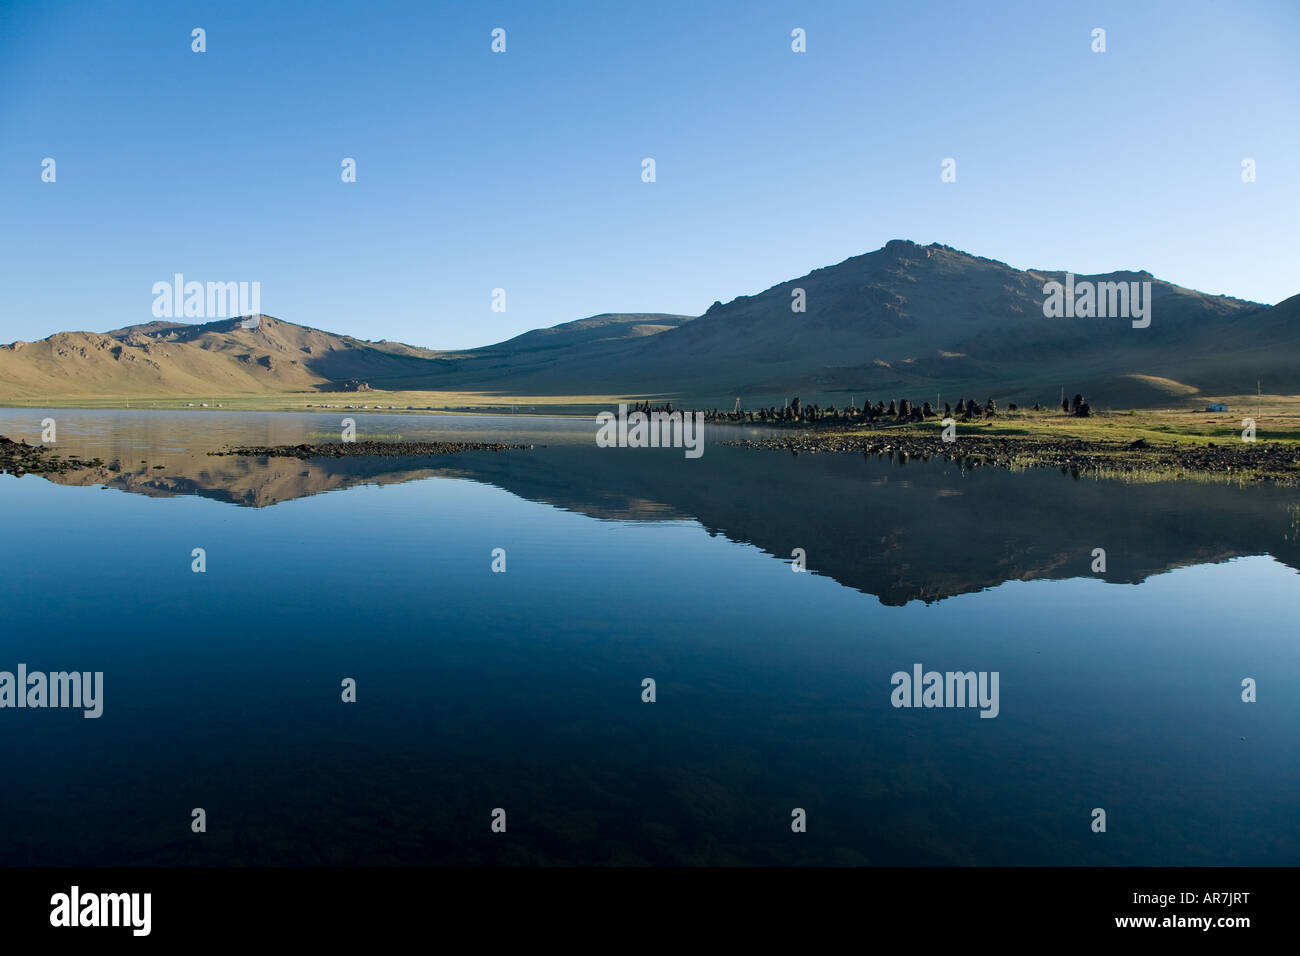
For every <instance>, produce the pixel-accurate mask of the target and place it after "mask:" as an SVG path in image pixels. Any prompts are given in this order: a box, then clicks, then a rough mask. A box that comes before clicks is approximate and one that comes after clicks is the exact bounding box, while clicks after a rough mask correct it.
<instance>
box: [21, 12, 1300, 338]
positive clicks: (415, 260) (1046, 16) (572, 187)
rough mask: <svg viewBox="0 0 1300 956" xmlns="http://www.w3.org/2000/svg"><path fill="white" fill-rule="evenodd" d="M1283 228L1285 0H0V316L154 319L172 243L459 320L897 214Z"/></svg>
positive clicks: (740, 268) (1297, 208) (1290, 35)
mask: <svg viewBox="0 0 1300 956" xmlns="http://www.w3.org/2000/svg"><path fill="white" fill-rule="evenodd" d="M195 27H202V28H203V29H204V30H206V42H207V52H205V53H194V52H192V50H191V43H192V39H191V30H192V29H193V28H195ZM495 27H502V28H504V29H505V30H506V52H505V53H504V54H494V53H492V52H491V49H490V45H491V36H490V33H491V31H492V29H493V28H495ZM796 27H798V28H802V29H804V30H805V31H806V32H807V52H806V53H794V52H792V50H791V31H792V30H793V29H794V28H796ZM1096 27H1101V28H1104V29H1105V30H1106V47H1107V49H1106V52H1105V53H1094V52H1092V49H1091V46H1092V43H1093V40H1092V36H1091V34H1092V30H1093V29H1094V28H1096ZM46 157H50V158H53V159H54V160H55V162H56V164H57V165H56V177H57V178H56V181H55V182H54V183H45V182H42V181H41V173H42V160H43V159H45V158H46ZM345 157H351V158H354V159H355V160H356V163H357V181H356V182H355V183H343V182H342V181H341V177H340V173H341V166H340V164H341V162H342V160H343V159H344V158H345ZM645 157H652V158H653V159H654V160H655V161H656V167H657V168H656V174H657V181H656V182H654V183H645V182H642V177H641V172H642V166H641V163H642V159H643V158H645ZM948 157H951V158H953V159H955V160H956V173H957V180H956V182H953V183H944V182H941V180H940V172H941V166H940V164H941V161H942V160H943V159H945V158H948ZM1246 157H1250V158H1253V159H1254V160H1255V161H1256V170H1257V174H1256V175H1257V180H1256V182H1254V183H1243V182H1242V179H1241V162H1242V160H1243V158H1246ZM1298 229H1300V2H1296V0H1240V2H1230V0H1219V2H1203V0H1171V2H1135V0H1121V2H1114V3H1108V2H1096V3H1090V2H1079V0H1069V2H1059V3H1057V2H1051V0H1032V2H989V3H974V2H964V0H954V2H922V0H909V2H905V3H883V2H865V0H850V2H815V0H804V2H787V3H776V2H716V3H711V2H705V0H685V2H676V0H673V2H669V0H651V2H644V3H635V2H627V3H623V2H618V3H615V2H595V0H588V2H568V3H547V2H544V0H527V2H517V3H515V2H484V3H478V2H457V3H440V2H411V3H404V2H388V3H386V2H370V0H366V2H348V3H332V2H314V3H302V4H291V3H272V2H267V0H258V2H238V0H221V2H214V3H184V2H168V3H163V2H156V3H135V2H112V3H109V2H85V3H60V2H49V0H42V2H30V0H0V289H3V292H4V303H3V309H2V310H0V341H5V342H8V341H12V340H14V339H27V340H30V339H34V338H41V337H44V336H46V335H49V334H50V333H52V332H55V331H57V330H62V329H91V330H96V331H105V330H108V329H112V328H116V327H118V326H122V325H128V324H133V323H136V322H145V321H149V320H150V319H151V318H152V314H151V311H150V309H151V305H152V303H153V294H152V292H151V289H152V286H153V284H154V283H155V282H158V281H170V279H171V277H172V275H173V274H174V273H177V272H181V273H184V275H185V276H186V278H187V280H198V281H203V282H206V281H221V282H226V281H239V280H245V281H259V282H260V283H261V288H262V310H263V311H264V312H266V313H268V314H271V315H275V316H278V317H280V318H283V319H286V320H288V321H291V322H298V323H302V324H305V325H311V326H315V327H318V328H324V329H328V330H331V331H339V332H347V333H350V334H353V335H357V336H360V337H362V338H370V339H379V338H388V339H398V340H402V341H407V342H411V343H414V344H418V345H426V346H431V347H436V348H456V347H463V346H470V345H483V344H487V343H490V342H494V341H499V340H501V339H505V338H508V337H509V336H511V335H514V334H517V333H519V332H522V331H526V330H528V329H531V328H537V327H541V326H548V325H553V324H556V323H558V322H564V321H568V320H570V319H576V318H581V317H584V316H588V315H593V314H596V313H600V312H616V311H625V312H634V311H662V312H681V313H689V314H699V313H701V312H703V311H704V310H705V309H706V308H708V306H709V305H710V304H711V303H712V302H713V301H714V300H715V299H720V300H723V301H727V300H729V299H731V298H734V297H735V296H737V295H745V294H752V293H755V292H759V291H761V290H763V289H765V288H767V287H769V286H771V285H774V284H776V283H778V282H781V281H783V280H785V279H789V278H794V277H796V276H799V275H802V274H804V273H806V272H808V271H810V270H811V269H815V268H818V267H821V266H826V265H831V264H833V263H836V262H840V261H842V260H844V259H846V258H848V257H850V256H853V255H858V254H860V253H863V252H869V251H871V250H873V249H876V248H879V247H880V246H882V245H883V244H884V243H885V242H886V241H888V240H889V239H892V238H908V239H914V240H916V241H918V242H923V243H928V242H942V243H945V244H947V245H951V246H956V247H957V248H959V249H964V250H966V251H968V252H972V253H975V254H978V255H983V256H988V257H990V258H994V259H1001V260H1003V261H1006V262H1008V263H1010V264H1011V265H1013V266H1017V267H1020V268H1031V267H1036V268H1045V269H1047V268H1050V269H1071V270H1073V271H1075V272H1084V273H1087V272H1102V271H1109V270H1113V269H1124V268H1128V269H1147V270H1149V271H1151V272H1153V273H1154V274H1155V275H1157V276H1159V277H1160V278H1162V279H1167V280H1169V281H1172V282H1176V283H1179V284H1181V285H1186V286H1190V287H1193V288H1197V289H1201V290H1203V291H1206V292H1212V293H1225V294H1230V295H1234V296H1238V297H1241V298H1246V299H1254V300H1257V301H1262V302H1276V301H1278V300H1280V299H1283V298H1286V297H1288V296H1291V295H1294V294H1296V293H1297V292H1300V240H1298V238H1297V230H1298ZM498 287H499V288H504V289H505V290H506V305H507V309H506V311H505V312H494V311H492V309H491V304H492V299H491V295H492V290H493V289H494V288H498Z"/></svg>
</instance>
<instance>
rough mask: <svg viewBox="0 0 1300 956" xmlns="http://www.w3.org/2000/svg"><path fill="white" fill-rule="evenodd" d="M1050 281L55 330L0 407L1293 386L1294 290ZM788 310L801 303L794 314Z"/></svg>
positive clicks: (2, 364)
mask: <svg viewBox="0 0 1300 956" xmlns="http://www.w3.org/2000/svg"><path fill="white" fill-rule="evenodd" d="M1066 275H1067V273H1066V272H1063V271H1059V270H1045V269H1025V270H1020V269H1015V268H1013V267H1011V266H1009V265H1007V264H1006V263H1005V262H1002V261H1000V260H996V259H991V258H987V257H983V256H976V255H972V254H970V253H967V252H963V251H961V250H958V249H955V248H953V247H951V246H947V245H943V244H941V243H930V244H929V245H924V246H922V245H919V244H917V243H915V242H911V241H910V240H904V239H895V240H891V241H890V242H888V243H886V244H885V245H884V246H883V247H881V248H880V249H877V250H875V251H872V252H867V253H862V254H860V255H855V256H851V257H849V258H847V259H845V260H843V261H841V262H839V263H836V264H833V265H828V266H823V267H821V268H818V269H814V270H812V271H811V272H809V273H807V274H806V275H804V276H801V277H797V278H794V279H786V280H784V281H782V282H779V283H776V284H775V285H772V286H769V287H768V288H767V289H764V290H762V291H761V292H757V293H754V294H752V295H742V296H737V297H736V298H734V299H732V300H730V301H729V302H727V303H722V302H720V301H719V302H715V303H714V304H713V305H711V306H710V307H709V308H708V309H707V310H705V312H704V313H703V314H702V315H701V316H699V317H698V318H693V317H690V316H683V315H675V314H667V313H602V314H600V315H596V316H590V317H588V318H585V319H578V320H574V321H571V322H566V323H561V324H560V325H556V326H552V327H550V328H545V329H534V330H531V331H529V332H525V333H522V334H520V335H517V336H514V337H513V338H510V339H507V340H505V341H503V342H498V343H495V344H493V345H486V346H481V347H478V348H473V349H460V350H454V351H452V350H438V349H433V348H425V347H422V346H414V345H408V344H405V343H400V342H389V341H387V340H381V341H379V342H370V341H366V340H361V339H357V338H354V337H352V336H347V335H339V334H336V333H331V332H326V331H323V330H320V329H315V328H312V327H309V326H304V325H296V324H294V323H291V322H286V321H283V320H281V319H278V318H275V317H271V316H264V315H263V316H258V317H257V318H258V322H257V323H253V324H254V326H255V327H253V328H245V327H244V326H245V325H246V324H247V323H245V321H244V319H245V317H238V318H231V319H219V320H216V321H213V322H206V323H201V324H196V325H189V324H185V323H176V322H166V321H153V322H146V323H142V324H139V325H134V326H126V327H124V328H121V329H116V330H113V331H112V332H108V333H94V332H58V333H55V334H54V335H52V336H49V337H47V338H46V339H43V340H41V341H39V342H35V343H25V342H16V343H12V344H10V345H3V346H0V398H4V397H8V398H15V399H30V398H34V397H39V396H54V395H59V396H64V397H73V398H75V397H78V396H86V397H90V396H97V395H114V394H131V395H151V394H152V395H167V396H169V397H170V396H180V395H185V394H204V395H218V394H230V395H254V396H256V395H278V394H294V393H306V394H311V393H319V392H330V391H341V390H346V389H347V388H350V387H354V386H355V385H356V383H365V384H367V385H369V386H370V387H371V388H374V389H378V390H388V391H417V392H418V391H428V392H440V391H442V392H457V393H469V394H481V395H485V396H489V395H503V394H510V395H537V396H565V395H598V394H607V395H627V396H643V397H656V398H658V397H662V398H668V399H672V400H674V401H678V402H681V401H684V400H692V401H695V402H697V403H699V404H713V405H724V406H729V405H730V404H731V402H732V400H734V397H735V396H740V397H741V398H742V402H744V403H746V404H749V405H751V406H752V405H756V404H765V403H769V402H770V401H771V400H776V401H778V402H779V401H780V400H781V399H780V396H783V395H784V396H789V395H793V394H802V395H804V396H805V400H808V399H809V398H813V399H818V400H829V401H835V400H836V397H837V396H840V395H841V394H843V399H841V403H842V402H843V400H844V399H847V397H848V395H850V394H857V395H864V394H866V393H868V392H870V393H871V394H875V395H880V394H888V393H897V394H899V395H908V394H928V393H930V392H932V391H940V390H941V391H943V392H947V393H950V394H952V393H955V392H956V391H969V392H972V393H978V394H980V395H985V394H988V395H992V396H994V397H997V398H998V399H999V400H1004V399H1009V400H1012V401H1015V400H1021V401H1025V402H1027V403H1028V402H1032V401H1038V400H1047V399H1048V398H1051V397H1054V396H1055V394H1056V390H1057V389H1058V388H1059V387H1062V386H1064V387H1068V388H1070V389H1071V390H1072V391H1075V390H1085V391H1088V392H1090V393H1092V394H1099V393H1100V394H1101V395H1103V396H1106V397H1108V398H1109V399H1110V400H1111V402H1112V404H1113V405H1115V406H1116V407H1119V406H1128V405H1133V406H1141V405H1149V404H1162V403H1167V402H1168V401H1170V400H1175V399H1188V400H1190V398H1191V397H1192V396H1196V395H1201V394H1241V393H1245V392H1248V391H1254V390H1255V388H1254V387H1255V383H1256V381H1257V380H1260V379H1263V380H1267V381H1268V382H1269V385H1270V391H1272V392H1274V393H1283V392H1296V391H1300V361H1297V358H1300V295H1297V296H1293V297H1291V298H1290V299H1287V300H1285V301H1283V302H1281V303H1278V304H1277V305H1272V306H1269V305H1264V304H1261V303H1256V302H1250V301H1247V300H1243V299H1238V298H1234V297H1231V296H1223V295H1208V294H1206V293H1201V292H1198V291H1196V290H1194V289H1189V288H1186V287H1183V286H1179V285H1176V284H1174V283H1170V282H1165V281H1164V280H1161V279H1158V278H1156V277H1155V276H1153V275H1152V274H1151V273H1150V272H1147V271H1145V270H1116V271H1114V272H1109V273H1099V274H1080V273H1073V275H1074V281H1075V282H1076V283H1085V282H1093V283H1108V282H1123V283H1130V284H1131V283H1137V284H1138V288H1147V286H1146V285H1145V284H1146V283H1149V284H1150V285H1149V289H1150V301H1149V305H1150V309H1151V319H1152V321H1151V324H1150V326H1149V327H1147V328H1133V327H1132V323H1131V322H1130V321H1129V320H1128V319H1127V318H1119V317H1111V318H1049V317H1047V316H1046V315H1045V310H1044V301H1045V299H1046V294H1045V292H1044V286H1045V285H1046V284H1047V283H1049V282H1060V283H1064V282H1065V281H1066ZM800 300H802V305H803V311H797V304H798V302H799V301H800Z"/></svg>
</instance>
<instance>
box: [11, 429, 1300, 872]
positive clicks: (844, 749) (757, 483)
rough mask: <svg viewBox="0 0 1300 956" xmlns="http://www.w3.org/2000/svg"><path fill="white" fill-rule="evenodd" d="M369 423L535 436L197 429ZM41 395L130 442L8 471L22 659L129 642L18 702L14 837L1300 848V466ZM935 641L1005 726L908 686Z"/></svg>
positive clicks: (1090, 858)
mask: <svg viewBox="0 0 1300 956" xmlns="http://www.w3.org/2000/svg"><path fill="white" fill-rule="evenodd" d="M344 415H351V416H352V417H354V418H355V419H356V422H357V437H358V439H365V438H366V437H367V436H371V435H382V436H387V437H396V436H397V435H400V436H401V437H402V438H404V439H408V440H422V439H432V438H443V439H454V440H492V441H509V442H525V443H533V444H534V447H533V449H531V450H510V451H503V452H499V453H493V452H466V453H461V454H457V455H452V456H439V457H428V458H377V459H366V460H361V459H341V460H335V459H312V460H309V461H299V460H297V459H288V458H277V459H270V460H268V459H264V458H238V457H213V456H209V455H208V454H207V452H208V451H211V450H215V449H218V448H221V447H223V446H226V445H230V444H232V443H239V444H296V443H299V442H305V441H323V440H337V438H338V435H339V423H340V419H341V418H342V417H343V416H344ZM46 417H52V418H54V419H55V420H56V422H57V428H58V433H57V434H58V441H57V444H56V446H55V447H56V450H57V452H58V453H60V454H62V455H64V456H77V457H82V458H87V457H95V456H97V457H99V458H102V459H103V460H104V461H105V463H106V466H105V467H104V468H94V469H87V470H84V471H78V472H72V473H69V474H65V475H60V476H51V477H50V478H49V479H46V478H43V477H38V476H31V475H28V476H25V477H22V478H17V477H14V476H12V475H0V529H2V530H0V597H2V598H3V607H4V611H3V614H0V671H10V672H15V671H16V669H17V667H18V665H19V664H25V665H26V667H27V670H28V671H29V672H30V671H42V672H54V671H74V670H75V671H91V672H94V671H102V672H103V675H104V676H103V701H102V704H103V714H102V716H101V717H99V718H98V719H86V718H84V717H83V715H82V711H81V710H79V709H54V708H44V709H41V708H22V709H19V708H13V707H9V708H3V709H0V767H3V772H4V786H2V787H0V827H3V832H4V839H3V840H2V841H0V864H5V865H14V864H52V865H53V864H58V865H86V864H426V863H427V864H461V863H464V864H545V863H561V864H641V863H655V864H665V863H666V864H799V865H808V864H813V865H826V864H832V865H834V864H904V865H906V864H921V865H931V864H992V865H1003V864H1103V865H1107V864H1140V865H1153V866H1155V865H1190V864H1198V865H1200V864H1204V865H1217V864H1228V865H1233V864H1273V865H1295V864H1297V863H1300V640H1298V639H1297V626H1296V625H1297V620H1298V618H1300V575H1298V574H1297V570H1296V569H1297V568H1300V541H1298V540H1297V538H1298V537H1300V492H1297V490H1296V489H1293V488H1291V489H1287V488H1274V487H1267V486H1261V487H1253V488H1237V487H1233V486H1229V485H1220V484H1208V483H1197V482H1180V483H1166V484H1139V483H1133V484H1130V483H1121V482H1106V481H1097V480H1093V479H1087V478H1084V479H1076V478H1072V477H1070V476H1068V475H1062V474H1061V473H1059V472H1058V471H1055V470H1040V471H1030V472H1022V473H1011V472H1008V471H1004V470H996V469H976V470H974V471H963V470H962V469H961V468H959V467H958V466H957V465H955V464H950V463H946V462H937V461H931V462H923V461H915V460H913V461H909V462H906V463H902V462H896V461H892V460H890V459H889V458H869V459H868V458H863V457H861V456H854V455H828V454H820V455H800V456H798V457H795V456H791V455H789V454H786V453H780V452H772V451H760V450H747V449H743V448H734V447H727V446H725V445H723V444H722V442H723V441H725V440H728V439H733V438H740V437H746V436H748V435H753V434H756V432H752V431H746V430H743V429H737V428H729V427H726V426H719V427H714V428H710V429H708V430H707V431H706V440H705V453H704V455H703V457H701V458H699V459H697V460H688V459H687V458H686V457H685V456H684V455H683V453H682V451H681V450H680V449H678V450H670V449H663V450H660V449H627V448H622V449H618V448H597V447H596V445H595V441H594V435H595V431H596V426H595V424H594V422H592V421H578V420H572V419H568V420H565V419H537V418H525V417H518V418H515V417H501V418H483V417H454V416H415V415H397V414H373V413H366V412H359V411H344V410H335V411H332V412H330V413H328V414H326V413H321V414H291V413H251V412H249V413H237V412H228V411H224V410H211V409H209V410H199V409H195V410H186V411H125V412H123V411H79V410H68V409H63V410H55V411H46V410H40V409H22V410H0V434H3V435H6V436H8V437H10V438H13V439H16V440H17V439H26V440H27V441H29V442H37V441H39V440H40V435H41V420H42V419H43V418H46ZM195 548H202V549H204V552H205V554H206V571H205V572H204V573H195V572H194V571H192V569H191V565H192V562H193V560H194V559H193V557H192V556H191V555H192V552H193V550H194V549H195ZM498 548H500V549H504V552H505V561H506V571H505V573H498V572H494V571H493V570H492V565H493V560H494V559H493V551H494V549H498ZM1097 548H1101V549H1104V550H1105V559H1106V570H1105V571H1101V572H1094V571H1093V564H1094V560H1095V559H1094V554H1093V552H1094V549H1097ZM796 549H802V552H803V553H804V554H805V555H806V564H807V568H808V571H807V573H799V572H797V571H796V570H795V567H796V562H795V559H794V557H793V554H794V552H795V551H796ZM916 664H920V665H922V666H923V668H924V670H926V671H929V670H935V671H940V672H948V671H955V672H968V671H975V672H987V673H994V672H996V673H997V674H998V675H999V684H998V687H999V701H998V711H997V716H996V717H995V718H992V719H985V718H982V717H981V716H980V710H979V709H978V708H976V707H895V706H893V704H892V703H891V694H892V693H893V691H894V687H893V685H892V683H891V676H892V675H893V674H895V672H900V671H901V672H905V673H908V674H911V673H912V671H913V667H914V665H916ZM345 678H351V679H353V680H355V682H356V701H355V702H354V703H345V702H344V701H343V700H342V699H341V694H342V690H341V684H342V682H343V681H344V679H345ZM645 678H651V679H653V680H654V682H655V700H654V702H653V703H647V702H644V701H643V699H642V693H643V689H642V688H643V685H642V681H643V679H645ZM1247 678H1250V679H1253V680H1254V681H1255V682H1256V684H1257V689H1256V695H1257V700H1256V701H1255V702H1252V703H1247V702H1243V700H1242V694H1243V686H1242V682H1243V681H1244V680H1246V679H1247ZM200 807H201V808H203V809H204V810H205V811H206V817H207V832H205V833H194V832H192V831H191V811H192V810H193V809H194V808H200ZM494 808H503V809H504V810H505V811H506V815H507V820H508V825H507V831H506V832H505V833H494V832H493V831H492V828H491V823H492V813H493V810H494ZM795 808H802V809H803V810H804V811H805V813H806V820H807V831H806V832H802V833H796V832H793V831H792V828H791V821H792V811H793V810H794V809H795ZM1095 808H1101V809H1104V810H1105V812H1106V830H1105V832H1093V811H1094V809H1095Z"/></svg>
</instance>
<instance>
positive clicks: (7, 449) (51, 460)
mask: <svg viewBox="0 0 1300 956" xmlns="http://www.w3.org/2000/svg"><path fill="white" fill-rule="evenodd" d="M103 464H104V463H103V462H102V461H100V460H99V459H98V458H95V459H93V460H91V461H81V460H80V459H77V458H64V457H62V456H60V455H54V454H51V453H50V446H49V445H29V444H27V442H25V441H22V442H18V441H13V440H11V439H9V438H6V437H5V436H4V435H0V472H8V473H9V474H13V475H19V476H21V475H25V474H28V473H31V474H33V475H61V474H63V473H65V472H69V471H77V470H79V469H82V468H97V467H100V466H102V465H103Z"/></svg>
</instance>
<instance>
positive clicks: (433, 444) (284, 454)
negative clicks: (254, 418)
mask: <svg viewBox="0 0 1300 956" xmlns="http://www.w3.org/2000/svg"><path fill="white" fill-rule="evenodd" d="M532 447H533V446H532V445H510V444H506V443H504V442H482V441H350V442H329V443H327V444H320V445H242V446H239V447H236V448H227V449H223V450H221V451H210V452H208V454H209V455H245V456H256V457H259V458H302V459H307V458H406V457H419V456H424V455H454V454H457V453H459V452H462V451H508V450H523V451H527V450H529V449H531V448H532Z"/></svg>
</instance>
